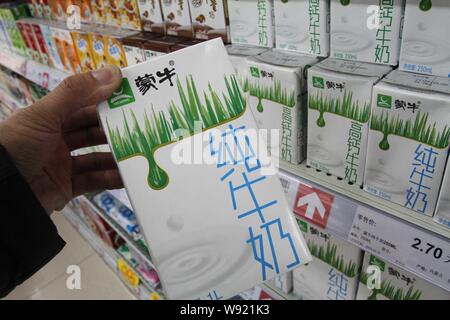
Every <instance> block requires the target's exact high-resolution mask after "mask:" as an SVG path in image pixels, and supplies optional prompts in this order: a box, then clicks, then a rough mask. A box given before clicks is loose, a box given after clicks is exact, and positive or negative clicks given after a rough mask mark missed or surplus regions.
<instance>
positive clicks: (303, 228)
mask: <svg viewBox="0 0 450 320" xmlns="http://www.w3.org/2000/svg"><path fill="white" fill-rule="evenodd" d="M297 223H298V226H299V227H300V230H301V231H302V232H308V224H307V223H306V222H305V221H301V220H297Z"/></svg>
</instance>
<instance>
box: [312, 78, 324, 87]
mask: <svg viewBox="0 0 450 320" xmlns="http://www.w3.org/2000/svg"><path fill="white" fill-rule="evenodd" d="M312 80H313V86H314V87H316V88H320V89H323V88H324V87H325V86H324V82H323V78H321V77H314V76H313V77H312Z"/></svg>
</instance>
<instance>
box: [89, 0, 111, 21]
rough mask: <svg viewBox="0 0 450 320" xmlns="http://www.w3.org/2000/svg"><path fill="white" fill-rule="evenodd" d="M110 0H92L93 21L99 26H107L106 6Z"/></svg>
mask: <svg viewBox="0 0 450 320" xmlns="http://www.w3.org/2000/svg"><path fill="white" fill-rule="evenodd" d="M107 1H108V0H91V8H92V20H93V21H94V22H95V23H98V24H106V13H107V12H106V5H105V3H106V2H107Z"/></svg>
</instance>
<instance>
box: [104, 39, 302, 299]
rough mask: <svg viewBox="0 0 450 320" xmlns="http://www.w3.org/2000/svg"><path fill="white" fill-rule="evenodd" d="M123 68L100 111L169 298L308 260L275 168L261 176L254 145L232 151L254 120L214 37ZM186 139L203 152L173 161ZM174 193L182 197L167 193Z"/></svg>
mask: <svg viewBox="0 0 450 320" xmlns="http://www.w3.org/2000/svg"><path fill="white" fill-rule="evenodd" d="M122 75H123V77H124V79H123V82H122V85H121V87H120V88H119V89H118V90H117V91H116V92H115V93H113V95H112V96H111V97H110V98H109V99H108V100H107V101H105V102H103V103H101V104H100V105H99V115H100V119H101V123H102V125H103V127H104V128H105V129H106V132H107V136H108V141H109V143H110V146H111V148H112V150H113V154H114V156H115V158H116V160H117V162H118V166H119V170H120V172H121V175H122V177H123V180H124V183H125V187H126V189H127V193H128V196H129V198H130V200H131V203H132V205H133V208H134V212H135V214H136V217H137V219H138V221H139V224H140V226H141V230H142V232H143V234H144V237H145V238H146V240H147V243H148V244H149V248H150V255H151V258H152V261H153V263H154V265H155V267H156V270H157V271H158V274H159V276H160V279H161V283H162V287H163V289H164V290H165V292H166V293H167V297H168V298H169V299H222V298H223V299H226V298H229V297H232V296H233V295H235V294H236V293H238V292H242V291H244V290H246V289H249V288H252V287H254V286H255V285H258V284H259V283H262V282H264V281H268V280H270V279H272V278H274V277H275V276H277V275H279V274H282V273H284V272H287V271H289V270H291V269H292V268H295V267H297V266H299V265H301V264H303V263H307V262H309V261H310V256H309V253H308V250H307V248H306V244H305V242H304V240H303V237H302V235H301V233H300V232H299V228H298V225H297V224H296V222H295V218H294V217H293V215H292V212H291V210H290V209H289V207H288V205H287V202H286V198H285V196H284V193H283V190H282V188H281V184H280V181H279V179H278V177H277V175H276V174H271V175H264V174H265V173H264V171H263V170H262V169H264V168H263V167H262V163H261V161H259V159H257V158H258V156H257V154H256V152H250V153H251V154H248V155H244V154H242V156H243V157H242V156H240V155H239V154H240V153H239V152H237V153H236V149H237V147H238V146H239V148H238V149H240V150H242V148H245V149H247V146H245V145H248V146H249V147H251V149H252V150H255V149H254V148H255V147H256V144H257V141H256V140H257V137H256V135H254V134H252V133H251V130H256V128H257V127H256V123H255V121H254V118H253V116H252V114H251V112H250V110H249V108H247V107H246V101H245V98H244V95H243V92H242V90H241V89H240V86H239V84H238V82H237V80H236V78H235V76H234V72H233V67H232V66H231V63H230V62H229V60H228V56H227V53H226V50H225V48H224V45H223V43H222V40H220V39H214V40H209V41H206V42H203V43H201V44H198V45H194V46H191V47H188V48H186V49H183V50H180V51H175V52H173V53H170V54H167V55H165V56H161V57H157V58H154V59H152V61H149V62H145V63H143V64H140V65H139V66H133V67H129V68H125V69H124V70H122ZM183 106H184V107H183ZM184 108H189V109H184ZM183 110H185V111H183ZM194 122H196V126H197V128H200V131H198V133H197V134H195V133H194V127H193V126H194ZM127 128H128V129H127ZM179 129H181V131H180V130H179ZM236 130H238V132H237V133H236ZM196 132H197V131H196ZM202 133H204V134H205V136H203V135H202ZM180 134H181V136H183V139H181V140H179V139H178V138H177V136H180ZM228 135H230V138H231V139H228V138H227V136H228ZM153 138H156V139H153ZM203 138H205V139H203ZM193 139H198V141H197V142H198V143H200V145H198V147H199V149H200V152H199V153H201V155H200V154H197V155H200V157H202V156H203V157H204V158H205V161H204V162H203V161H199V162H200V163H202V164H200V163H199V165H192V166H190V165H187V163H188V162H189V161H190V160H188V159H185V160H186V161H187V162H186V163H185V165H180V164H177V163H179V162H178V160H175V161H173V160H174V158H173V152H175V153H177V152H178V151H179V150H180V149H179V148H182V149H183V148H190V146H192V145H191V143H193ZM231 143H235V144H236V145H235V146H232V145H231ZM242 143H244V145H242ZM125 144H127V145H129V146H132V147H131V148H124V146H125ZM222 148H227V150H232V149H233V150H235V151H234V153H236V154H235V155H233V154H232V153H233V151H231V154H229V156H230V157H232V159H235V160H237V163H235V161H233V160H230V158H229V156H225V157H226V158H227V159H226V160H225V159H223V158H222V156H219V154H222V151H220V150H224V149H222ZM262 148H265V146H264V145H263V146H262ZM177 150H178V151H177ZM186 150H187V149H186ZM189 150H190V149H189ZM247 150H248V149H247ZM203 151H204V152H203ZM238 153H239V154H238ZM218 157H219V158H218ZM221 159H222V160H224V161H225V162H224V163H228V165H226V166H227V167H226V168H224V167H223V166H222V165H221V164H222V160H221ZM239 159H242V160H243V162H242V161H241V160H239ZM244 159H245V160H244ZM230 161H231V162H230ZM267 165H268V167H267V168H270V167H272V164H271V163H269V162H268V163H267ZM272 169H273V168H272ZM250 171H251V172H250ZM272 173H273V172H272ZM248 179H250V180H248ZM245 181H248V182H250V184H249V185H248V186H249V187H248V188H245V190H243V189H242V188H240V187H239V185H240V184H241V183H245ZM256 181H258V182H256ZM255 183H257V184H258V186H257V188H256V186H255ZM230 186H231V189H230ZM211 190H215V191H214V192H210V191H211ZM248 190H251V191H248ZM180 192H182V193H183V201H180V202H177V201H173V199H174V197H178V196H179V195H180ZM230 192H231V194H230ZM203 194H208V196H207V197H199V195H203ZM233 199H234V200H233ZM258 199H259V201H258ZM255 200H256V202H257V203H260V205H261V206H260V205H258V207H259V208H261V210H260V211H259V214H258V213H257V211H255V210H257V209H254V206H255V202H254V201H255ZM150 203H151V208H154V209H152V210H151V211H149V204H150ZM262 207H264V209H262ZM212 208H214V209H212ZM255 240H256V242H255Z"/></svg>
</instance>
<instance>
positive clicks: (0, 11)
mask: <svg viewBox="0 0 450 320" xmlns="http://www.w3.org/2000/svg"><path fill="white" fill-rule="evenodd" d="M24 8H25V6H24V5H19V6H17V7H7V8H0V19H1V20H2V21H3V25H4V27H5V29H6V32H7V34H8V37H9V40H10V43H11V47H12V50H13V51H14V52H15V53H17V54H19V55H26V54H27V46H26V44H25V41H24V40H23V38H22V34H21V33H20V31H19V29H18V28H17V27H16V20H18V19H20V18H21V17H24V16H26V15H25V14H26V12H25V11H24Z"/></svg>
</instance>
